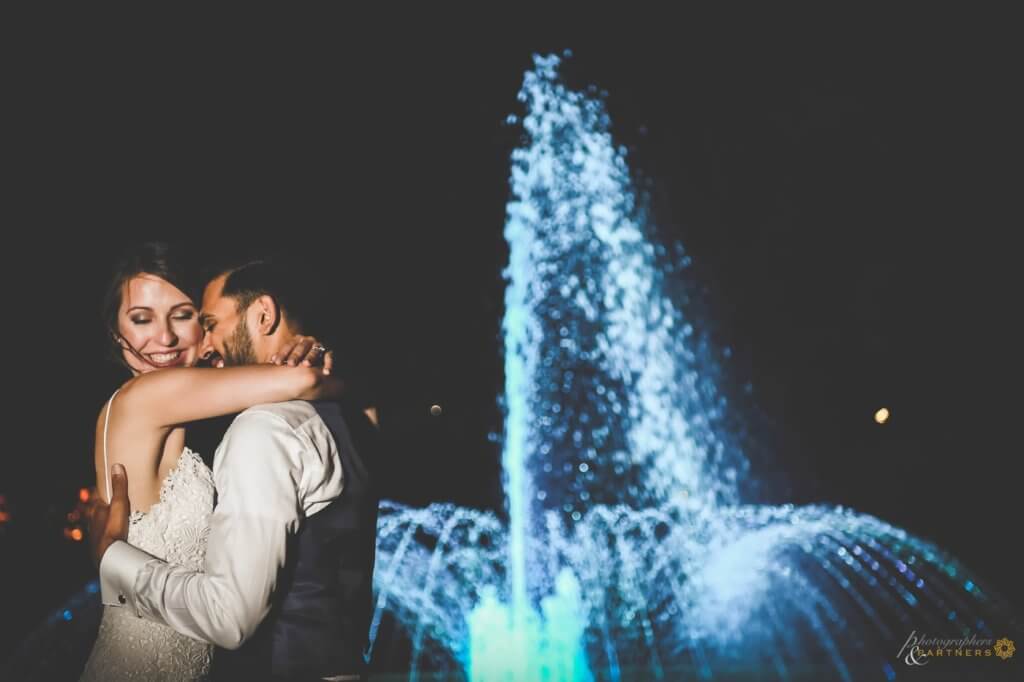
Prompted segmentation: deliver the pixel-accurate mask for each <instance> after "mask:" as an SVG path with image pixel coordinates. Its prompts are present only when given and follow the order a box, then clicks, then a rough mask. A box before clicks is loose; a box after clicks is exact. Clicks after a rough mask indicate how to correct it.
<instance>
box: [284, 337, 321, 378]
mask: <svg viewBox="0 0 1024 682" xmlns="http://www.w3.org/2000/svg"><path fill="white" fill-rule="evenodd" d="M270 361H271V362H272V363H273V364H275V365H290V366H292V367H298V366H299V365H303V366H304V367H316V366H318V365H322V366H323V372H324V374H330V373H331V369H332V368H333V367H334V352H333V351H330V350H327V348H326V347H325V346H324V345H323V344H322V343H320V342H319V341H317V340H316V338H314V337H312V336H296V337H295V338H294V339H292V340H291V341H290V342H289V343H287V344H285V345H284V347H282V348H281V350H280V351H278V352H277V353H276V354H274V355H273V356H271V358H270Z"/></svg>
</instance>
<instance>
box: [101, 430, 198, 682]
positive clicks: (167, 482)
mask: <svg viewBox="0 0 1024 682" xmlns="http://www.w3.org/2000/svg"><path fill="white" fill-rule="evenodd" d="M213 490H214V489H213V474H212V473H211V472H210V469H209V468H208V467H207V466H206V464H205V463H203V460H202V459H200V457H199V455H197V454H196V453H194V452H192V451H191V450H189V449H188V448H187V447H186V448H185V449H184V451H183V452H182V453H181V458H180V459H179V460H178V464H177V466H175V468H174V469H173V470H172V471H171V472H170V473H169V474H167V477H166V478H165V479H164V481H163V483H162V484H161V487H160V501H159V502H157V503H156V504H154V505H153V506H152V507H150V509H149V511H148V512H145V513H143V512H132V516H131V522H130V525H129V527H128V542H129V544H132V545H134V546H136V547H138V548H139V549H142V550H145V551H147V552H149V553H150V554H152V555H153V556H156V557H159V558H161V559H164V560H165V561H168V562H170V563H173V564H180V565H182V566H186V567H188V568H192V569H195V570H198V571H201V570H202V569H203V561H204V558H205V556H206V538H207V534H208V532H209V517H210V512H211V511H213ZM212 651H213V647H212V645H210V644H207V643H205V642H201V641H199V640H196V639H192V638H191V637H187V636H185V635H182V634H179V633H177V632H175V631H174V630H172V629H171V628H169V627H167V626H165V625H158V624H157V623H153V622H151V621H148V620H145V619H144V618H138V617H136V615H135V614H134V613H133V612H132V611H131V609H129V608H126V607H120V608H117V607H103V618H102V620H101V621H100V629H99V635H98V636H97V637H96V643H95V644H94V645H93V649H92V653H91V654H90V655H89V660H88V662H87V663H86V664H85V670H84V671H83V673H82V678H81V679H82V680H83V681H88V682H92V681H94V680H95V681H97V682H98V681H100V680H102V681H103V682H109V681H110V680H147V681H148V680H168V681H169V680H174V681H175V682H189V681H191V680H205V679H206V678H207V676H208V674H209V671H210V656H211V654H212Z"/></svg>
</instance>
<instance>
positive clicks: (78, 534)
mask: <svg viewBox="0 0 1024 682" xmlns="http://www.w3.org/2000/svg"><path fill="white" fill-rule="evenodd" d="M71 539H72V540H74V541H75V542H81V541H82V530H81V529H80V528H75V529H74V530H72V531H71Z"/></svg>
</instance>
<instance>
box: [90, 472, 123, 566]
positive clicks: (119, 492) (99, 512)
mask: <svg viewBox="0 0 1024 682" xmlns="http://www.w3.org/2000/svg"><path fill="white" fill-rule="evenodd" d="M110 488H111V496H110V504H107V503H106V502H104V501H103V500H102V499H101V498H100V496H99V495H97V496H96V498H95V499H96V502H95V503H94V506H93V509H92V514H91V515H90V517H89V544H90V546H91V549H92V560H93V563H95V564H96V567H97V568H99V565H100V561H102V560H103V555H104V553H106V551H107V548H108V547H110V546H111V545H112V544H114V543H115V542H117V541H118V540H127V539H128V517H129V516H130V515H131V511H132V505H131V502H130V501H129V500H128V475H127V474H126V473H125V470H124V466H123V465H121V464H115V465H114V466H112V467H111V468H110Z"/></svg>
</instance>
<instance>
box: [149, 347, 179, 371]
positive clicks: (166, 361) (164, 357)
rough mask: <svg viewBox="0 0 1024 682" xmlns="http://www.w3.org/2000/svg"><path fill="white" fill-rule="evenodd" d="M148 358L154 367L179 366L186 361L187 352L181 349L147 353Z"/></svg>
mask: <svg viewBox="0 0 1024 682" xmlns="http://www.w3.org/2000/svg"><path fill="white" fill-rule="evenodd" d="M145 356H146V360H147V361H149V364H151V365H153V366H154V367H177V366H178V365H182V364H184V363H185V352H184V351H181V350H175V351H168V352H166V353H145Z"/></svg>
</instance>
